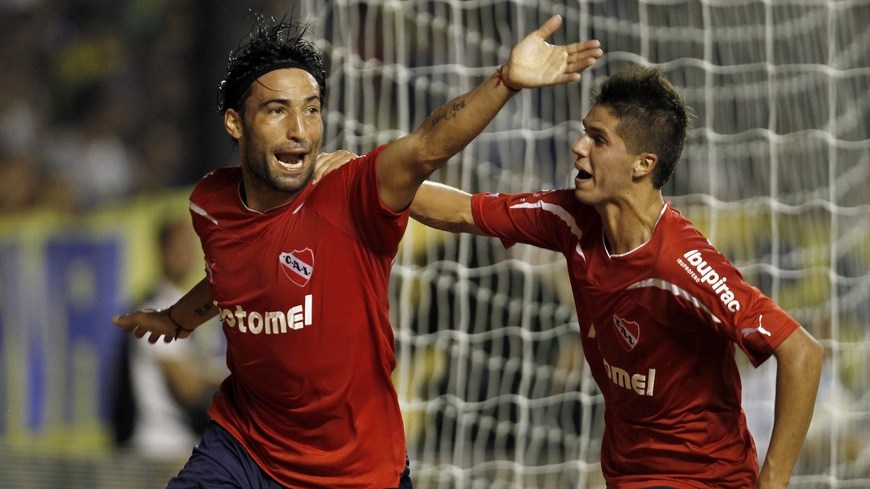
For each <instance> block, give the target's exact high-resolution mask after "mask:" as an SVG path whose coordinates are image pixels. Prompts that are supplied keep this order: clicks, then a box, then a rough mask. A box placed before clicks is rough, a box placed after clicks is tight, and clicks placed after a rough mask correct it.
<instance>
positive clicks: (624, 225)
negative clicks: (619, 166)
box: [597, 191, 665, 255]
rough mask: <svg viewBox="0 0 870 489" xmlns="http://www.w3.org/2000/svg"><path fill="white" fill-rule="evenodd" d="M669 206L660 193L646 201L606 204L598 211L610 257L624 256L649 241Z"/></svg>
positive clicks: (657, 192)
mask: <svg viewBox="0 0 870 489" xmlns="http://www.w3.org/2000/svg"><path fill="white" fill-rule="evenodd" d="M664 205H665V202H664V199H663V198H662V194H661V192H659V191H656V192H654V193H652V194H650V195H649V196H648V197H646V198H643V199H633V200H625V201H621V202H610V203H607V204H602V205H601V206H599V207H598V208H597V210H598V214H600V215H601V221H602V225H603V227H604V237H605V238H606V239H607V244H608V248H609V250H610V253H612V254H615V255H621V254H623V253H628V252H629V251H631V250H633V249H635V248H637V247H638V246H640V245H642V244H644V243H646V242H647V241H649V239H650V237H652V234H653V231H655V227H656V224H657V223H658V221H659V217H660V216H661V212H662V208H663V207H664Z"/></svg>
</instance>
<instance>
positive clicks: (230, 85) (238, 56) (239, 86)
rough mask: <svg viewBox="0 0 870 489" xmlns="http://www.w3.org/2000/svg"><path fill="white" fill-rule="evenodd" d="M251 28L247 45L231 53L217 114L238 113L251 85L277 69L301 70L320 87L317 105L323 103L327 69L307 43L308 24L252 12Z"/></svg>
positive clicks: (220, 90)
mask: <svg viewBox="0 0 870 489" xmlns="http://www.w3.org/2000/svg"><path fill="white" fill-rule="evenodd" d="M252 14H253V16H254V24H253V26H252V27H251V33H250V35H249V37H248V40H247V42H246V43H243V44H240V45H239V47H237V48H236V49H234V50H233V51H231V52H230V55H229V58H228V59H227V74H226V78H225V79H224V80H223V81H222V82H221V83H220V86H219V87H218V100H217V109H218V112H219V113H221V114H223V113H224V112H226V111H227V109H234V110H240V108H241V107H242V106H243V105H244V101H245V99H246V98H247V97H248V95H249V94H250V89H251V83H253V82H254V80H256V79H257V78H259V77H260V76H262V75H264V74H266V73H268V72H270V71H272V70H276V69H279V68H300V69H303V70H305V71H307V72H308V73H310V74H311V76H313V77H314V80H315V81H316V82H317V85H318V86H319V87H320V102H321V104H323V103H325V101H326V68H325V67H324V63H323V54H322V53H321V52H320V50H319V49H318V48H317V46H315V44H314V43H313V42H311V41H309V40H307V39H305V35H306V34H307V33H308V27H309V26H308V24H304V25H303V24H300V23H298V22H296V21H294V20H293V19H287V17H286V16H285V17H284V18H282V19H281V20H275V19H274V18H272V17H269V18H266V17H265V16H263V15H262V14H260V13H256V12H253V13H252Z"/></svg>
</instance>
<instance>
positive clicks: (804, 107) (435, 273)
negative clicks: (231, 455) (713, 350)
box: [301, 0, 870, 489]
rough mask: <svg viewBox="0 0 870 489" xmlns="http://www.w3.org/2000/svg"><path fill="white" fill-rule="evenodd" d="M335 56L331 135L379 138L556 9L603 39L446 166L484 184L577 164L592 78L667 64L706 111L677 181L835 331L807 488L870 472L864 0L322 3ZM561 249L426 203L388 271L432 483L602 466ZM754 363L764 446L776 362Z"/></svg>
mask: <svg viewBox="0 0 870 489" xmlns="http://www.w3.org/2000/svg"><path fill="white" fill-rule="evenodd" d="M301 6H302V10H303V13H304V14H306V15H308V16H310V18H311V21H312V27H313V31H314V32H316V33H317V34H318V35H320V36H322V41H321V45H322V47H323V48H325V50H326V51H327V53H328V57H329V62H330V68H331V76H330V78H329V80H328V86H329V91H330V98H329V100H328V103H327V109H328V110H327V116H326V117H327V120H326V125H327V133H326V147H327V149H335V148H348V149H350V150H353V151H356V152H365V151H368V150H371V149H372V148H374V147H375V146H376V145H378V144H381V143H385V142H387V141H390V140H392V139H395V138H396V137H399V136H401V135H403V134H406V133H408V132H409V131H411V130H412V129H413V128H414V127H416V125H418V124H419V123H420V122H421V121H422V120H423V118H424V117H425V116H426V115H427V114H428V113H429V112H430V111H432V110H433V109H435V108H436V107H438V106H439V105H441V104H443V103H444V102H446V101H447V100H449V99H450V98H452V97H453V96H456V95H458V94H460V93H461V92H463V91H466V90H468V89H470V88H472V87H473V86H474V85H476V84H477V83H478V82H480V81H481V80H482V79H483V77H486V76H489V75H490V74H491V73H492V72H493V71H494V70H495V68H496V67H497V66H498V65H499V64H501V63H503V62H504V61H505V60H506V59H507V58H508V54H509V50H510V47H511V46H512V45H513V44H514V43H515V42H516V41H517V40H519V39H520V38H521V37H522V36H523V35H525V34H526V33H528V32H530V31H531V30H533V29H535V28H536V27H537V26H538V25H540V24H541V23H542V22H543V21H544V20H545V19H546V18H548V17H549V16H550V15H552V14H553V13H559V14H562V15H563V16H564V18H565V25H564V26H563V28H562V29H561V30H560V31H559V32H558V33H557V34H556V36H555V37H554V38H553V42H556V43H561V42H565V41H566V40H576V39H586V38H596V39H599V40H601V42H602V44H603V47H604V48H605V51H606V53H607V54H606V55H605V58H604V59H603V60H602V61H601V62H600V63H599V64H598V65H597V66H596V68H595V69H594V70H593V71H591V72H589V73H587V74H586V75H584V77H583V79H582V81H581V82H580V83H577V84H573V85H570V86H567V87H558V88H549V89H543V90H537V91H523V92H522V93H520V94H519V95H517V96H516V97H514V99H513V100H512V101H511V102H510V103H509V104H508V106H507V107H506V108H505V109H504V110H503V111H502V112H501V113H500V114H499V116H498V117H497V118H496V120H495V121H493V123H492V124H491V125H490V126H489V127H488V129H487V130H486V131H485V133H484V134H482V135H481V136H480V137H479V138H478V139H477V140H475V141H474V142H473V143H472V144H471V145H469V146H468V147H467V148H466V149H465V150H464V151H463V152H462V153H461V154H460V155H458V156H456V157H455V158H453V159H452V160H451V161H450V163H449V164H448V166H447V167H446V168H445V169H443V170H441V171H439V172H438V173H437V174H435V175H433V179H434V180H437V181H441V182H444V183H448V184H451V185H455V186H458V187H460V188H462V189H465V190H467V191H472V192H473V191H480V190H497V191H502V192H517V191H528V190H537V189H541V188H553V187H563V186H569V185H571V179H572V178H573V176H572V175H573V167H572V163H573V156H572V154H571V152H570V147H571V145H572V143H573V141H574V140H575V139H576V138H577V137H578V135H579V133H580V131H581V127H580V123H579V121H580V119H582V117H583V115H584V114H585V112H586V111H587V110H588V108H589V107H588V94H589V91H590V89H591V87H592V86H593V84H594V83H595V82H596V81H598V80H600V79H601V78H602V77H605V76H607V75H608V74H610V73H613V72H614V71H615V70H617V69H619V68H620V67H623V66H625V65H626V64H629V63H642V64H653V65H656V66H659V67H660V68H661V69H662V70H663V71H664V72H665V73H666V74H667V75H668V76H669V77H670V79H671V80H672V81H673V82H674V83H675V85H676V86H678V87H679V88H680V89H681V92H682V93H683V95H684V97H685V98H686V100H687V102H688V103H689V104H690V105H691V106H692V107H693V108H694V109H695V110H696V111H697V113H698V120H697V122H696V124H695V127H694V129H693V131H692V132H691V135H690V141H689V145H688V147H687V150H686V151H685V152H684V155H683V161H682V162H681V163H680V165H679V166H678V168H677V171H676V174H675V176H674V178H673V179H672V181H671V182H670V183H669V184H668V186H667V187H666V188H665V193H666V196H667V198H668V199H670V200H672V201H673V202H674V204H675V205H676V206H677V207H678V208H680V209H681V210H682V211H683V212H684V213H685V214H687V215H688V217H689V218H691V219H692V220H693V221H694V222H695V223H696V224H697V225H698V226H699V227H700V228H701V229H702V230H703V231H704V232H705V233H706V234H707V235H708V237H709V238H710V239H711V241H712V242H713V243H714V244H715V245H716V246H717V247H718V248H719V249H720V250H721V251H722V252H723V253H725V254H726V256H728V257H729V258H730V259H731V260H732V261H733V262H734V264H735V265H737V266H738V267H739V268H740V270H741V271H742V272H743V274H744V276H745V277H746V278H747V279H748V280H749V281H750V282H752V283H754V284H756V285H757V286H759V287H760V288H761V289H762V290H763V291H764V292H765V293H767V294H768V295H770V296H771V297H773V298H774V299H775V300H776V301H778V302H779V303H780V304H781V305H782V306H783V307H784V308H785V309H786V310H788V311H789V312H790V313H791V314H792V315H793V316H795V317H796V318H797V319H798V320H799V321H800V322H801V323H802V324H803V325H804V326H805V327H806V328H807V329H808V330H809V331H810V332H811V333H813V334H814V335H815V336H816V337H817V338H818V339H819V340H820V341H822V343H823V344H824V346H825V347H826V363H825V370H824V376H823V380H822V386H821V390H820V394H819V401H818V404H817V407H816V414H815V419H814V421H813V425H812V427H811V430H810V434H809V437H808V440H807V443H806V446H805V448H804V450H803V452H802V455H801V458H800V460H799V462H798V465H797V467H796V469H795V475H794V477H793V479H792V484H791V487H804V488H807V487H825V488H826V487H830V488H847V487H848V488H866V487H870V443H868V441H867V440H870V389H868V387H870V385H868V384H870V382H868V381H870V361H868V357H870V351H868V350H870V347H868V345H870V337H868V335H870V331H868V329H870V320H868V318H870V287H868V277H870V271H868V262H870V235H868V234H870V232H868V228H870V226H868V224H870V222H868V216H870V199H868V193H870V185H868V182H870V178H868V173H870V130H868V124H870V67H868V65H870V54H868V53H870V48H868V46H870V28H868V26H870V3H868V2H867V1H865V0H860V1H859V0H856V1H840V0H827V1H825V0H794V1H785V0H783V1H772V0H768V1H748V0H747V1H725V0H702V1H699V0H686V1H679V0H672V1H666V0H659V1H653V0H650V1H639V0H624V1H618V2H617V1H606V0H598V1H572V2H552V1H524V0H515V1H492V0H467V1H460V0H452V1H447V0H442V1H422V0H421V1H398V0H396V1H389V0H386V1H349V0H348V1H338V0H336V1H315V0H307V1H306V2H303V3H302V4H301ZM564 273H565V272H564V266H563V262H562V258H561V257H560V256H556V255H554V254H551V253H549V252H542V251H539V250H534V249H531V248H528V247H522V246H519V247H515V248H513V249H511V250H504V249H503V248H502V246H501V245H500V244H499V242H498V241H497V240H494V239H489V238H480V237H473V236H467V235H463V236H454V235H448V234H445V233H440V232H436V231H433V230H429V229H426V228H424V227H422V226H420V225H415V224H412V225H411V227H410V228H409V232H408V234H407V236H406V238H405V240H404V241H403V245H402V248H401V252H400V254H399V256H398V257H397V259H396V262H395V267H394V273H393V282H392V284H393V285H392V289H391V304H392V306H391V307H392V310H391V314H392V318H393V324H394V327H395V330H396V340H397V355H398V360H399V363H398V367H397V370H396V373H395V381H396V385H397V388H398V390H399V395H400V400H401V405H402V408H403V411H404V414H405V422H406V430H407V438H408V450H409V457H410V459H411V463H412V469H413V476H414V479H415V486H416V487H419V488H422V489H426V488H453V487H456V488H487V489H489V488H535V487H540V488H563V487H565V488H569V487H570V488H592V487H602V486H603V482H602V479H601V476H600V469H599V463H598V460H599V444H600V437H601V433H602V423H603V418H602V411H603V406H602V398H601V396H600V394H599V392H598V390H597V387H596V386H595V383H594V382H593V380H592V378H591V377H590V375H589V370H588V366H587V365H586V364H585V361H584V359H583V354H582V349H581V348H580V343H579V333H578V327H577V323H576V317H575V313H574V305H573V302H572V298H571V295H570V293H569V292H568V291H567V287H568V285H567V281H566V279H565V276H564ZM738 357H739V358H738V360H739V361H740V362H741V365H743V366H745V367H746V368H745V369H744V377H743V379H744V405H745V408H746V411H747V416H748V419H749V423H750V428H751V429H752V431H753V435H754V436H755V438H756V441H757V444H758V448H759V457H760V458H763V457H764V453H765V450H766V447H767V442H768V439H769V434H770V428H771V423H772V412H773V392H774V380H775V379H774V375H775V369H774V367H775V365H774V364H775V360H773V359H771V360H770V361H768V362H767V363H766V364H765V365H763V366H762V367H761V368H759V369H752V368H750V367H748V366H747V365H748V363H747V362H746V361H745V359H744V358H743V355H742V353H738Z"/></svg>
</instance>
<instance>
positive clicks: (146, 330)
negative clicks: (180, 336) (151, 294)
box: [112, 310, 175, 344]
mask: <svg viewBox="0 0 870 489" xmlns="http://www.w3.org/2000/svg"><path fill="white" fill-rule="evenodd" d="M112 323H114V324H115V326H117V327H118V328H120V329H121V330H123V331H124V332H126V333H130V334H132V335H133V336H135V337H136V338H138V339H142V338H144V337H145V336H146V335H148V342H149V343H152V344H153V343H157V342H158V341H159V340H160V338H161V337H163V341H164V342H166V343H169V342H171V341H172V340H173V339H174V338H175V335H174V330H175V326H174V325H173V324H171V323H170V322H168V320H167V319H165V318H163V317H162V316H161V315H160V314H159V312H158V311H149V310H145V311H136V312H132V313H130V314H122V315H117V316H113V317H112Z"/></svg>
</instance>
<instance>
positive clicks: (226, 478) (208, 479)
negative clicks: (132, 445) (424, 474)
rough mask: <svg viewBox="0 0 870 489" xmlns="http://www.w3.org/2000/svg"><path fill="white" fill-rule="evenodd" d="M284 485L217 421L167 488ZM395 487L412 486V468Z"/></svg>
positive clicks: (260, 488) (255, 488)
mask: <svg viewBox="0 0 870 489" xmlns="http://www.w3.org/2000/svg"><path fill="white" fill-rule="evenodd" d="M203 488H208V489H285V488H284V486H282V485H281V484H279V483H277V482H276V481H275V480H274V479H272V478H271V477H270V476H269V475H268V474H267V473H266V472H264V471H263V469H261V468H260V466H259V465H257V464H256V462H254V460H253V459H252V458H251V457H250V456H249V455H248V452H247V451H246V450H245V448H244V447H242V445H241V444H239V442H237V441H236V439H235V438H233V437H232V435H230V434H229V433H228V432H227V431H226V430H224V429H223V428H221V427H220V426H219V425H218V424H217V423H215V422H212V423H210V424H209V425H208V428H206V430H205V432H204V433H203V435H202V440H200V442H199V444H198V445H196V447H194V449H193V454H192V455H191V456H190V459H189V460H188V461H187V463H186V464H185V465H184V467H183V468H182V469H181V471H180V472H179V473H178V475H176V476H175V477H173V478H172V479H171V480H170V481H169V483H167V484H166V489H203ZM398 489H413V485H412V484H411V469H410V465H409V462H408V458H407V457H405V471H404V472H403V473H402V479H401V480H400V481H399V487H398Z"/></svg>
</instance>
